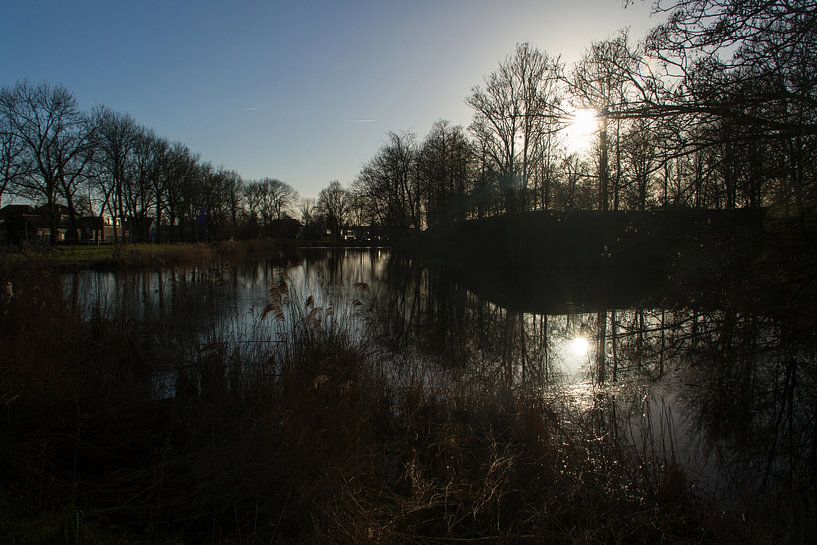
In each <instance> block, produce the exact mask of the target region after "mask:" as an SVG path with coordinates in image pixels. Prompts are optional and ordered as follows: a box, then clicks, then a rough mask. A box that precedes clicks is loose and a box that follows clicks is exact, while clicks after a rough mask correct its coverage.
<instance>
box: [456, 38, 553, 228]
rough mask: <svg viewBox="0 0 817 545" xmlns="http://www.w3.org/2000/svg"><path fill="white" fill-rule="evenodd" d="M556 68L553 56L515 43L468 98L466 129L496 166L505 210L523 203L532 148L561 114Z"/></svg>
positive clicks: (532, 169) (532, 168)
mask: <svg viewBox="0 0 817 545" xmlns="http://www.w3.org/2000/svg"><path fill="white" fill-rule="evenodd" d="M561 70H562V66H561V63H560V62H559V59H558V58H551V57H549V56H548V55H547V54H546V53H543V52H541V51H539V50H538V49H535V48H532V47H531V46H530V45H529V44H527V43H524V44H519V45H517V47H516V51H515V52H514V55H512V56H509V57H508V58H506V59H505V61H503V62H502V63H500V65H499V68H498V69H497V70H496V71H495V72H492V73H491V74H489V75H488V76H487V77H486V78H485V87H484V88H481V87H480V86H475V87H474V88H473V89H472V93H471V96H470V97H468V99H467V102H468V104H469V105H470V106H471V107H472V108H473V109H474V122H473V124H472V125H471V130H472V132H473V133H474V135H475V136H476V138H477V139H478V140H479V141H480V142H481V143H482V147H483V149H484V150H485V151H486V153H487V155H488V157H490V158H491V159H492V160H493V162H494V163H495V165H496V170H497V171H498V172H499V174H500V180H501V185H502V193H503V199H504V207H505V210H506V211H508V212H515V211H519V210H522V209H523V208H525V207H526V203H525V200H526V192H527V188H528V184H529V181H530V177H531V176H532V175H533V174H534V173H535V171H536V168H535V161H536V159H537V158H538V156H539V154H538V153H536V149H537V146H538V145H540V142H541V140H542V138H543V136H544V135H545V134H547V133H549V132H552V131H554V130H556V128H557V124H558V122H559V119H560V118H561V117H562V116H563V112H562V110H561V105H560V103H561V91H560V86H561V83H560V81H561V78H560V76H561Z"/></svg>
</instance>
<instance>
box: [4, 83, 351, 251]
mask: <svg viewBox="0 0 817 545" xmlns="http://www.w3.org/2000/svg"><path fill="white" fill-rule="evenodd" d="M0 151H1V152H2V156H1V157H0V203H2V199H3V197H4V196H5V195H15V196H19V197H22V198H24V199H27V200H29V201H31V202H34V203H38V204H41V205H44V208H45V210H47V215H48V222H49V231H50V240H51V243H52V244H53V243H55V242H56V241H57V230H58V227H59V224H60V223H61V218H60V216H61V213H60V212H61V210H65V209H67V211H68V219H67V222H68V227H69V228H68V229H67V233H68V235H67V236H68V240H69V241H70V239H71V237H76V236H77V234H76V233H77V228H78V225H79V222H78V220H79V218H80V217H82V216H96V217H103V216H104V217H106V218H109V219H110V227H111V228H112V230H113V237H114V239H115V240H116V241H134V242H135V241H148V240H153V241H155V242H164V241H182V240H185V241H208V240H216V239H225V238H230V237H239V238H254V237H257V236H262V235H283V236H295V234H296V232H297V231H295V230H294V229H293V228H292V226H291V221H292V220H291V216H293V215H296V214H297V211H296V207H298V205H299V196H298V192H297V191H296V190H295V189H294V188H293V187H292V186H290V185H289V184H287V183H285V182H283V181H281V180H278V179H275V178H262V179H258V180H245V179H242V177H241V176H240V175H239V174H238V173H237V172H236V171H234V170H230V169H227V168H225V167H221V166H218V167H217V166H214V165H213V164H212V163H211V162H209V161H205V160H203V159H202V158H201V157H200V156H199V155H198V154H196V153H193V152H192V151H191V150H190V149H189V148H188V147H187V146H186V145H184V144H183V143H180V142H170V141H168V140H167V139H165V138H162V137H160V136H158V135H157V134H156V133H155V132H154V131H153V130H151V129H149V128H147V127H145V126H142V125H140V124H139V123H138V122H137V121H136V120H134V119H133V118H132V117H131V116H129V115H127V114H121V113H118V112H115V111H113V110H111V109H110V108H107V107H104V106H100V107H96V108H94V109H92V110H91V111H89V112H84V111H82V110H81V109H80V108H79V106H78V104H77V100H76V98H75V97H74V95H73V94H72V93H71V92H70V91H68V90H67V89H66V88H64V87H62V86H56V85H51V84H49V83H45V82H43V83H37V84H32V83H30V82H28V81H22V82H19V83H17V84H15V85H13V86H8V87H4V88H2V89H0ZM330 189H331V187H330ZM327 199H329V200H327ZM324 201H326V202H324ZM330 201H331V191H329V192H327V193H326V195H325V196H324V193H322V194H321V198H320V199H319V200H318V201H317V203H314V204H309V203H310V202H312V200H311V199H305V200H304V202H305V204H302V205H301V206H300V209H301V210H302V211H303V214H302V215H303V216H304V217H305V218H308V219H309V220H310V223H311V225H312V232H313V233H318V234H319V233H321V232H322V229H323V227H324V226H325V225H326V224H327V221H326V220H324V217H326V212H327V211H329V212H330V214H329V216H328V218H329V220H331V221H335V223H337V222H336V220H333V218H334V217H335V216H333V215H332V214H331V211H332V210H334V208H333V207H334V206H335V205H334V204H333V203H332V202H330ZM63 206H64V207H65V208H64V209H61V207H63ZM287 220H290V224H287V223H286V221H287ZM319 228H320V229H319Z"/></svg>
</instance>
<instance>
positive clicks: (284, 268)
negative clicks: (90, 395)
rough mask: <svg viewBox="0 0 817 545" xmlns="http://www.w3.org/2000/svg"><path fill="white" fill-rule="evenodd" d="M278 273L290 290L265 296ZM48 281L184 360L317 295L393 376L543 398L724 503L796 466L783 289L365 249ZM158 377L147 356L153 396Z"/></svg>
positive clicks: (813, 389)
mask: <svg viewBox="0 0 817 545" xmlns="http://www.w3.org/2000/svg"><path fill="white" fill-rule="evenodd" d="M284 285H285V286H286V292H285V293H286V294H285V296H284V298H285V299H286V298H288V299H289V301H286V300H284V301H283V303H284V304H282V306H281V308H280V312H278V311H275V310H269V305H270V301H271V299H273V298H274V297H275V292H276V290H278V287H280V286H284ZM65 286H66V293H67V296H68V298H69V300H70V301H72V302H73V304H75V305H78V306H81V308H82V309H83V312H84V313H85V315H86V316H88V317H89V318H90V317H93V316H94V315H100V314H101V315H106V316H120V317H122V316H124V317H127V318H128V319H132V320H137V321H140V322H149V323H153V324H156V326H157V327H156V330H157V334H160V335H164V336H165V338H167V339H177V340H178V342H179V344H180V345H184V346H193V349H192V350H188V352H187V353H181V355H180V357H181V358H187V359H188V360H189V362H190V364H191V365H193V364H195V361H196V357H197V355H199V356H200V354H201V351H202V350H205V349H206V348H207V347H208V346H213V345H214V343H215V344H217V345H218V346H228V347H237V348H238V349H241V350H244V351H245V352H253V353H255V354H264V353H268V352H271V351H274V350H275V347H276V346H277V345H278V344H279V343H282V342H285V332H286V329H287V328H286V326H287V323H288V322H289V321H291V320H294V319H298V317H303V316H304V315H307V314H309V313H310V312H313V311H315V309H320V310H319V312H320V313H321V316H322V317H323V319H326V320H330V319H331V320H340V321H343V322H344V324H345V327H346V328H347V329H348V331H349V333H350V334H351V335H356V336H364V335H365V336H367V337H369V338H373V339H375V341H376V343H377V345H378V347H379V348H380V349H381V350H382V353H383V354H384V361H388V362H389V364H388V365H389V366H390V369H391V380H392V381H393V382H394V383H395V385H396V387H399V385H400V383H401V382H408V381H416V380H418V379H419V380H422V381H423V382H424V383H425V385H426V386H427V387H429V388H437V389H438V390H439V391H440V392H442V393H443V395H444V392H445V391H446V388H449V387H451V386H452V385H454V384H456V385H457V387H458V388H462V387H466V388H469V389H471V391H472V392H477V393H479V392H486V393H487V392H491V393H496V392H504V393H507V395H510V396H514V395H516V396H541V397H546V398H550V399H553V400H558V401H559V403H563V404H564V405H565V406H566V407H567V409H566V410H567V412H566V413H565V414H574V415H581V416H582V417H583V418H585V420H587V419H588V418H590V420H592V421H593V422H594V424H593V425H594V426H595V429H596V432H597V433H598V434H599V437H613V438H614V439H615V440H616V441H619V442H620V443H621V444H622V446H623V448H627V449H630V450H632V452H633V453H634V455H636V456H643V457H644V458H645V459H649V460H652V461H656V460H657V461H658V463H662V464H674V465H676V466H677V467H679V468H681V469H683V471H684V472H685V474H686V476H687V478H688V479H690V480H692V482H693V485H694V487H695V488H697V489H698V490H700V491H701V493H702V494H707V495H710V496H713V497H717V498H719V500H720V501H721V504H722V505H723V506H724V507H725V508H736V509H739V508H741V505H742V502H745V501H746V500H745V498H751V497H756V496H757V494H758V493H760V494H764V493H766V494H773V493H778V492H779V491H780V490H789V489H791V488H793V487H796V486H799V485H801V484H802V483H804V482H809V483H810V482H813V472H814V468H815V457H816V456H815V437H817V418H815V414H816V412H817V411H816V408H817V395H816V394H817V384H816V383H817V380H815V379H817V366H816V365H815V362H816V361H817V357H815V354H816V353H817V350H815V346H817V345H816V344H815V340H814V335H813V328H812V327H810V325H809V323H803V320H802V319H796V318H793V317H792V316H796V315H797V313H796V312H793V311H790V310H787V309H786V308H785V306H786V305H787V304H789V302H788V301H783V300H781V302H780V303H781V305H780V308H770V307H768V306H767V307H766V308H758V305H757V304H756V303H755V302H754V301H752V300H748V299H747V298H745V297H733V298H730V296H729V295H728V294H726V295H724V294H720V293H713V291H712V290H711V289H709V288H708V287H707V286H703V287H701V286H696V287H692V288H690V287H683V288H681V287H679V286H675V285H673V284H672V283H671V282H668V281H667V279H666V278H663V277H660V278H656V277H655V276H650V275H649V274H647V275H642V274H639V275H634V274H631V273H627V274H623V275H611V274H609V273H593V272H590V273H587V272H585V273H582V274H581V275H579V274H577V273H575V272H573V273H569V274H568V273H558V272H555V273H553V274H552V275H550V276H547V277H538V278H518V277H514V276H513V275H512V274H497V273H488V272H485V271H480V270H477V269H473V270H469V271H450V270H445V269H441V268H438V267H427V266H421V265H419V264H417V263H415V262H412V261H411V260H406V259H398V258H395V257H393V256H391V255H390V253H389V252H388V251H387V250H379V249H375V250H357V249H356V250H352V249H347V250H313V251H308V252H306V253H305V254H304V255H303V258H302V259H300V260H298V261H297V262H295V263H291V264H288V265H280V264H276V263H275V262H272V261H257V262H250V263H219V264H214V265H210V266H204V267H201V266H196V267H177V268H171V269H159V270H142V271H129V272H92V271H85V272H79V273H76V274H73V275H69V276H66V277H65ZM271 286H272V287H273V289H272V292H273V293H271ZM278 293H281V292H278ZM265 309H266V310H269V312H266V314H265ZM315 312H318V311H315ZM191 335H192V338H191ZM182 337H183V341H184V342H182V340H179V339H181V338H182ZM173 377H174V375H173V373H172V372H171V370H167V372H165V373H162V372H161V370H160V371H159V374H158V376H157V385H158V386H157V387H160V388H161V389H162V391H163V392H164V393H163V394H162V395H172V394H173V388H174V386H173ZM588 415H589V416H588ZM798 483H799V484H798Z"/></svg>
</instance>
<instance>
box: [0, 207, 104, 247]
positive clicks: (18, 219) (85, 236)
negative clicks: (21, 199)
mask: <svg viewBox="0 0 817 545" xmlns="http://www.w3.org/2000/svg"><path fill="white" fill-rule="evenodd" d="M56 213H57V218H56V219H57V242H65V241H72V240H73V241H78V242H87V243H96V244H99V243H100V242H110V241H113V238H114V237H113V227H112V226H111V225H110V221H109V220H106V219H104V218H100V217H97V216H80V217H77V218H76V234H75V236H73V237H72V236H70V234H71V220H70V211H69V209H68V207H67V206H63V205H57V207H56ZM50 237H51V226H50V221H49V210H48V207H47V206H40V207H37V208H35V207H33V206H31V205H27V204H9V205H6V206H4V207H3V208H0V244H23V243H27V242H29V243H30V242H35V241H48V240H49V239H50Z"/></svg>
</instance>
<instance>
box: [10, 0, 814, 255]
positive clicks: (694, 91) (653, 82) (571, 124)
mask: <svg viewBox="0 0 817 545" xmlns="http://www.w3.org/2000/svg"><path fill="white" fill-rule="evenodd" d="M809 9H810V8H809V7H804V6H801V5H800V4H791V3H783V2H771V3H768V4H764V5H763V6H760V7H758V8H757V9H756V10H747V9H746V8H745V7H744V6H743V5H742V4H741V3H740V2H736V1H732V0H729V1H726V2H723V3H719V2H711V1H702V2H698V1H692V0H683V1H680V2H664V1H658V2H656V4H655V12H656V13H659V14H666V15H670V16H669V17H667V18H666V19H665V21H664V22H663V23H661V24H660V25H659V26H657V27H656V28H655V29H654V30H653V31H652V32H651V33H649V34H648V35H647V37H646V38H645V39H643V40H641V41H634V40H632V39H631V38H630V37H629V35H628V34H627V32H620V33H618V34H615V35H613V36H612V37H611V38H610V39H607V40H604V41H600V42H597V43H593V44H589V47H588V49H587V50H586V52H585V54H584V55H583V56H582V57H581V58H580V59H579V60H578V61H577V62H576V63H574V64H573V65H572V66H567V65H565V63H564V62H563V61H562V60H561V59H560V58H559V57H557V56H554V55H551V54H549V53H548V52H545V51H541V50H538V49H537V48H536V47H534V46H532V45H531V44H528V43H522V44H519V45H518V46H517V47H516V49H515V50H514V51H513V52H511V54H510V55H508V57H507V58H506V59H504V60H503V61H502V62H501V63H500V64H499V66H498V67H497V68H496V70H494V71H493V72H491V73H490V74H488V75H487V76H486V77H485V78H484V81H483V82H482V83H481V84H479V85H475V86H474V87H473V88H472V90H471V92H470V94H468V96H467V97H466V101H467V103H468V104H469V105H470V106H471V108H472V110H473V118H472V120H471V122H470V124H469V126H467V127H463V126H459V125H456V124H454V123H451V122H449V121H445V120H440V121H438V122H437V123H435V124H434V126H433V127H432V128H431V130H430V131H429V133H428V134H427V135H426V136H425V137H424V138H420V137H419V136H418V135H416V134H414V133H412V132H400V131H396V132H391V133H389V134H388V136H387V138H386V142H385V143H384V145H383V146H382V147H381V148H380V149H379V150H377V151H376V152H375V154H374V156H373V157H372V158H371V159H370V160H369V161H367V162H366V163H365V164H364V165H363V167H362V169H361V171H360V173H359V175H358V176H357V177H356V179H355V180H353V181H351V183H347V185H346V186H344V185H343V184H341V183H340V182H338V181H333V182H330V183H329V184H328V185H327V187H325V188H324V189H323V190H322V191H321V192H320V194H319V195H318V196H317V198H304V199H301V198H299V196H298V193H297V191H296V190H295V189H294V188H292V187H291V186H290V185H289V184H287V183H286V182H284V181H281V180H278V179H275V178H271V177H266V178H262V179H258V180H244V179H242V178H241V176H240V175H239V174H238V173H237V172H235V171H233V170H230V169H228V168H225V167H220V166H215V165H214V164H213V163H211V162H208V161H205V160H203V159H202V158H201V157H199V156H198V155H197V154H196V153H194V152H193V151H191V150H190V149H189V148H187V147H186V146H185V145H184V144H182V143H178V142H176V143H171V142H169V141H167V140H166V139H164V138H162V137H161V136H158V135H156V134H154V132H153V131H152V130H150V129H149V128H147V127H144V126H141V125H139V123H138V122H137V121H136V120H134V119H133V118H131V117H130V116H128V115H126V114H120V113H117V112H113V111H111V110H109V109H107V108H104V107H103V108H97V109H94V110H93V111H90V112H83V111H82V110H80V108H79V107H78V104H77V101H76V99H75V98H74V97H73V95H72V94H71V93H70V92H69V91H68V90H67V89H65V88H63V87H59V86H52V85H49V84H45V83H43V84H32V83H29V82H21V83H18V84H17V85H14V86H8V87H5V88H3V90H2V92H0V126H2V128H1V129H0V136H2V139H3V140H2V147H0V149H2V154H0V199H2V197H3V195H4V194H14V195H18V196H20V197H22V198H25V199H29V200H30V201H35V202H37V203H39V204H43V205H45V210H46V212H47V214H46V216H47V222H46V223H47V224H48V229H49V230H50V238H51V243H52V244H53V243H56V242H57V237H58V230H59V228H60V225H59V223H60V221H62V219H61V218H62V216H65V220H64V221H65V223H66V226H67V229H66V231H67V233H68V234H69V235H70V236H76V233H77V232H78V231H77V229H78V224H77V222H78V218H79V217H80V216H95V217H100V218H101V217H102V216H105V217H107V218H108V219H109V220H110V222H111V223H110V229H111V230H112V231H113V232H112V236H113V238H115V239H116V240H118V241H128V242H148V241H156V242H162V241H183V240H184V241H189V242H201V241H213V240H222V239H228V238H230V237H234V238H256V237H258V236H270V235H276V234H278V235H280V234H282V233H290V234H292V235H294V234H295V233H299V234H300V235H301V237H302V238H305V239H320V238H321V237H324V236H326V235H327V234H328V235H330V236H331V237H332V238H334V239H335V240H338V239H340V238H343V237H351V236H354V237H355V238H357V239H360V238H371V239H378V240H387V239H389V240H392V241H394V242H398V241H400V240H402V239H405V238H411V237H413V236H414V235H416V234H417V233H418V232H420V231H422V230H425V229H427V228H432V227H442V228H446V227H449V226H451V225H454V224H458V223H462V222H464V221H466V220H469V219H477V220H479V219H483V218H486V217H489V216H497V215H506V214H507V215H514V214H519V213H522V212H526V211H537V210H547V211H557V212H558V211H564V210H597V211H600V212H602V213H603V212H606V211H611V210H612V211H617V210H636V211H643V210H650V209H658V208H682V209H683V208H704V209H717V210H720V209H735V208H761V207H763V208H769V207H773V208H774V210H775V213H777V214H779V215H781V216H782V217H785V218H791V219H792V220H793V221H795V222H798V224H799V229H800V231H801V232H802V233H803V236H804V237H805V233H806V231H810V232H813V227H810V226H809V225H808V223H809V222H810V221H813V219H814V218H813V216H814V214H813V210H814V205H815V201H816V200H817V185H815V180H817V177H815V171H814V165H815V164H817V161H814V156H815V153H817V131H815V121H814V120H815V116H816V115H817V112H816V111H815V107H814V104H815V103H817V102H816V101H815V96H814V93H815V91H814V90H815V89H817V84H815V81H814V76H813V74H814V73H817V71H815V70H809V69H808V67H811V66H813V65H814V55H813V52H812V51H811V49H810V48H809V47H807V46H806V45H803V44H808V43H811V42H812V41H813V40H814V30H813V28H811V26H810V25H809V24H808V23H807V22H806V21H810V17H809V14H810V12H809V11H808V10H809ZM747 29H753V31H749V30H747ZM770 29H774V31H772V30H770ZM463 91H464V92H465V90H463ZM33 119H43V120H48V121H49V122H48V123H34V122H32V121H31V120H33ZM41 141H42V142H48V143H49V145H47V146H39V145H36V143H37V142H41ZM61 205H62V206H64V207H65V209H64V210H63V209H62V208H60V206H61ZM63 212H65V213H63ZM294 218H297V220H296V219H294ZM63 227H65V226H63ZM351 227H358V228H360V229H362V228H366V229H367V231H366V232H365V233H364V232H363V231H360V232H358V233H355V234H354V235H353V234H352V233H351V232H349V228H351ZM71 233H74V234H71Z"/></svg>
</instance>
